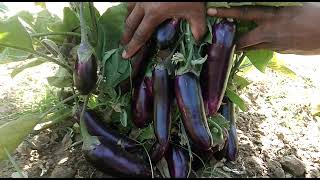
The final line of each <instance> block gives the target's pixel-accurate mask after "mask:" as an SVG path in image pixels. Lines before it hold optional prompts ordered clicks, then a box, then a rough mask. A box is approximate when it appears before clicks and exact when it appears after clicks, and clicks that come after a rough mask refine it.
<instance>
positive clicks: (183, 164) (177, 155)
mask: <svg viewBox="0 0 320 180" xmlns="http://www.w3.org/2000/svg"><path fill="white" fill-rule="evenodd" d="M165 158H166V161H167V163H168V168H169V172H170V176H171V178H187V176H188V170H189V158H188V156H187V155H186V153H185V151H184V149H182V148H180V147H178V146H175V145H173V144H170V146H169V149H168V151H167V152H166V154H165Z"/></svg>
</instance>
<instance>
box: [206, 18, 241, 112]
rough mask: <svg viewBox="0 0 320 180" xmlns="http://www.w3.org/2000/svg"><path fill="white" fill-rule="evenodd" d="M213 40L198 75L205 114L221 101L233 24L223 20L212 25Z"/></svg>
mask: <svg viewBox="0 0 320 180" xmlns="http://www.w3.org/2000/svg"><path fill="white" fill-rule="evenodd" d="M212 29H213V40H212V41H213V42H212V44H211V45H210V46H209V47H208V51H207V54H208V59H207V61H206V62H205V63H204V65H203V68H202V72H201V75H200V79H201V89H202V95H203V99H204V100H203V101H204V106H205V109H206V114H207V115H209V116H212V115H214V114H215V113H216V112H217V111H218V109H219V107H220V105H221V102H222V98H223V95H224V92H225V89H226V86H227V83H228V77H229V74H230V70H231V66H232V56H233V52H232V49H233V45H234V36H235V29H236V28H235V25H234V24H233V23H232V22H229V21H226V20H223V21H221V22H220V23H219V24H217V25H213V27H212Z"/></svg>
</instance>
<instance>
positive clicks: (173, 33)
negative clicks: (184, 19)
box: [155, 18, 180, 50]
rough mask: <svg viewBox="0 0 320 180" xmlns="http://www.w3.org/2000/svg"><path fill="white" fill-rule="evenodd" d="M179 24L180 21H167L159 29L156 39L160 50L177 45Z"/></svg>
mask: <svg viewBox="0 0 320 180" xmlns="http://www.w3.org/2000/svg"><path fill="white" fill-rule="evenodd" d="M179 24H180V23H179V19H175V18H174V19H171V20H168V21H165V22H164V23H163V24H161V25H160V26H159V27H158V28H157V31H156V33H155V36H156V37H155V39H156V44H157V48H158V49H159V50H163V49H167V48H169V47H170V46H172V45H173V44H174V43H175V41H176V39H177V34H178V33H177V32H178V29H179Z"/></svg>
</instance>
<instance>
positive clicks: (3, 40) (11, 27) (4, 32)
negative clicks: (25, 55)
mask: <svg viewBox="0 0 320 180" xmlns="http://www.w3.org/2000/svg"><path fill="white" fill-rule="evenodd" d="M0 44H3V45H10V46H17V47H21V48H25V49H28V50H32V51H33V46H32V41H31V38H30V36H29V34H28V32H27V31H26V30H25V28H24V27H23V26H22V24H21V23H20V22H19V20H18V17H12V18H10V19H8V20H7V21H0ZM1 48H2V49H3V47H0V50H1Z"/></svg>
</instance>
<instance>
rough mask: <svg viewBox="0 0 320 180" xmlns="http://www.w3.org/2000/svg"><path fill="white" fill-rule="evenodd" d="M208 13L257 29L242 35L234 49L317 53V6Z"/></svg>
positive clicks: (319, 38) (319, 48)
mask: <svg viewBox="0 0 320 180" xmlns="http://www.w3.org/2000/svg"><path fill="white" fill-rule="evenodd" d="M207 14H208V15H210V16H216V17H230V18H235V19H239V20H245V21H247V20H248V21H254V22H255V23H256V24H257V27H256V28H255V29H253V30H252V31H250V32H248V33H246V34H244V35H243V36H241V37H240V38H239V39H238V41H237V43H236V44H237V50H241V51H247V50H259V49H268V50H273V51H277V52H281V53H293V54H303V55H307V54H309V55H310V54H317V53H318V54H319V53H320V43H319V42H320V24H319V23H317V22H319V19H320V4H319V3H317V2H310V3H304V4H303V6H297V7H280V8H275V7H239V8H238V7H237V8H228V9H227V8H217V9H214V8H210V9H208V10H207Z"/></svg>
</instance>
